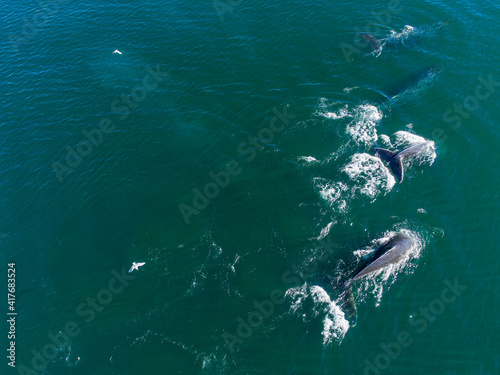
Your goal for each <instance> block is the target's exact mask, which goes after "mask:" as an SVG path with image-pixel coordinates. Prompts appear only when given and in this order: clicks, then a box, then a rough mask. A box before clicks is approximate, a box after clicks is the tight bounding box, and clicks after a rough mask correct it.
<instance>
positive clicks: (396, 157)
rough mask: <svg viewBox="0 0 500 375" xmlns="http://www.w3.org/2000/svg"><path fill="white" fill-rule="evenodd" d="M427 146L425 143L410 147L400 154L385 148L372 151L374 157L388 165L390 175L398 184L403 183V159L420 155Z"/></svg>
mask: <svg viewBox="0 0 500 375" xmlns="http://www.w3.org/2000/svg"><path fill="white" fill-rule="evenodd" d="M426 146H427V143H426V142H423V143H419V144H418V145H415V146H411V147H409V148H407V149H405V150H403V151H400V152H393V151H389V150H386V149H385V148H374V149H372V151H373V152H374V153H375V156H377V157H378V158H380V159H381V160H383V161H386V162H388V163H389V166H390V167H391V170H392V173H394V176H396V178H397V179H398V181H399V182H403V178H404V170H403V159H404V158H409V157H412V156H415V155H417V154H418V153H420V152H421V151H422V150H423V149H424V148H425V147H426Z"/></svg>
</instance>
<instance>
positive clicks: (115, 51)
mask: <svg viewBox="0 0 500 375" xmlns="http://www.w3.org/2000/svg"><path fill="white" fill-rule="evenodd" d="M113 53H119V54H120V55H121V54H122V53H121V52H120V51H118V50H117V49H115V50H114V51H113Z"/></svg>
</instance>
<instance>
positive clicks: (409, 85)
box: [388, 66, 442, 101]
mask: <svg viewBox="0 0 500 375" xmlns="http://www.w3.org/2000/svg"><path fill="white" fill-rule="evenodd" d="M441 70H442V68H441V67H440V66H433V67H431V68H427V69H424V70H421V71H420V72H418V73H416V74H413V75H412V76H411V77H410V78H408V79H406V80H405V81H404V82H403V83H402V84H399V85H398V86H397V87H395V88H393V89H392V90H390V92H389V93H388V97H389V98H390V99H391V100H392V101H394V100H396V99H398V98H399V97H408V96H411V95H412V94H418V93H419V92H420V91H422V90H424V89H427V88H429V87H430V86H431V85H432V84H433V83H434V80H435V79H436V78H437V77H438V76H439V74H440V73H441Z"/></svg>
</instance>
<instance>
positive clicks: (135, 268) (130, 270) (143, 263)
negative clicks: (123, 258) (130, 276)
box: [128, 262, 146, 273]
mask: <svg viewBox="0 0 500 375" xmlns="http://www.w3.org/2000/svg"><path fill="white" fill-rule="evenodd" d="M145 264H146V262H141V263H136V262H134V263H132V267H130V269H129V271H128V272H129V273H130V272H132V271H133V270H139V267H141V266H144V265H145Z"/></svg>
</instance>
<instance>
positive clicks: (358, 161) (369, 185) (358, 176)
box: [342, 153, 396, 199]
mask: <svg viewBox="0 0 500 375" xmlns="http://www.w3.org/2000/svg"><path fill="white" fill-rule="evenodd" d="M342 171H343V172H345V173H347V175H348V176H349V178H350V179H351V181H353V182H354V183H355V184H356V186H355V187H354V190H353V191H356V190H357V191H359V192H360V193H361V194H362V195H366V196H368V197H370V198H372V199H373V198H376V197H377V196H378V195H379V194H380V192H382V191H385V192H389V191H391V189H392V187H393V186H394V185H395V184H396V180H395V179H394V177H393V176H392V174H391V173H390V172H389V170H388V169H387V168H386V167H385V166H384V164H383V163H382V162H381V161H380V159H379V158H377V157H375V156H372V155H369V154H364V153H363V154H355V155H353V156H352V157H351V161H350V162H349V164H347V165H346V166H345V167H344V168H343V169H342Z"/></svg>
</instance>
